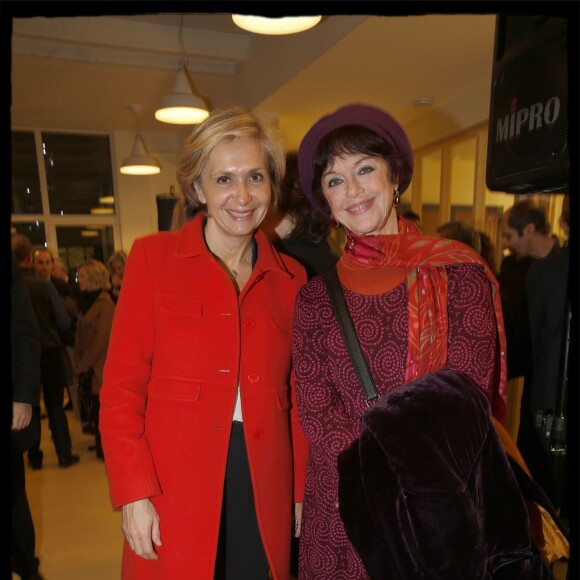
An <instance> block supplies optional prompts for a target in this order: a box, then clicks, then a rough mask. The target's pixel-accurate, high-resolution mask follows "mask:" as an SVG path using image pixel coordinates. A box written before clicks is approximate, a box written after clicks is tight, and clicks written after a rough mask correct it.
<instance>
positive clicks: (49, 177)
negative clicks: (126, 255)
mask: <svg viewBox="0 0 580 580" xmlns="http://www.w3.org/2000/svg"><path fill="white" fill-rule="evenodd" d="M11 138H12V231H13V232H14V231H15V232H18V233H21V234H24V235H26V236H27V237H28V238H29V239H30V241H31V242H32V244H33V245H34V246H39V245H43V246H47V247H49V248H50V249H52V250H53V251H55V253H56V252H57V251H58V255H59V256H60V257H61V258H63V259H64V260H65V261H66V263H67V265H68V267H69V269H70V270H71V273H72V271H74V270H75V269H76V267H77V266H78V265H79V264H80V263H81V262H83V261H84V260H86V259H88V258H96V259H98V260H101V261H103V262H105V263H106V261H107V258H108V256H109V255H110V254H111V253H112V252H113V250H114V249H115V248H114V239H115V231H116V230H117V228H118V223H117V216H116V212H115V193H114V187H113V170H112V160H111V150H110V143H109V137H108V135H81V134H67V133H56V132H44V131H42V132H41V131H38V130H36V131H13V132H12V136H11Z"/></svg>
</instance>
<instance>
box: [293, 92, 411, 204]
mask: <svg viewBox="0 0 580 580" xmlns="http://www.w3.org/2000/svg"><path fill="white" fill-rule="evenodd" d="M345 125H362V126H364V127H367V128H368V129H372V130H373V131H374V132H375V133H377V134H378V135H380V136H381V137H383V139H385V140H386V141H387V143H390V144H391V145H392V146H393V147H394V148H395V149H396V150H397V151H398V152H399V155H400V156H401V159H402V161H403V163H402V169H401V176H400V178H399V193H403V192H404V191H405V190H406V189H407V187H409V183H411V177H413V151H412V149H411V144H410V143H409V139H407V135H406V133H405V131H403V128H402V127H401V125H399V123H397V121H395V119H394V118H393V117H391V115H389V113H387V112H385V111H383V110H382V109H379V108H377V107H375V106H373V105H363V104H358V103H357V104H351V105H346V106H344V107H341V108H340V109H337V110H336V111H334V113H330V114H329V115H325V116H324V117H321V118H320V119H319V120H318V121H316V123H314V125H312V127H310V129H309V131H308V133H306V135H305V136H304V138H303V139H302V142H301V143H300V147H299V148H298V167H299V171H300V182H301V184H302V189H303V190H304V193H305V194H306V197H307V198H308V199H309V200H310V203H311V204H312V205H313V206H314V208H315V209H316V210H318V211H319V212H321V213H323V214H325V215H327V214H328V212H326V211H325V210H323V208H322V207H320V204H319V202H318V200H317V199H316V198H315V196H314V193H313V192H312V177H313V174H314V169H313V167H312V161H313V160H314V154H315V152H316V148H317V147H318V144H319V143H320V141H321V140H322V138H323V137H324V136H325V135H326V134H328V133H330V131H332V130H333V129H336V128H337V127H343V126H345Z"/></svg>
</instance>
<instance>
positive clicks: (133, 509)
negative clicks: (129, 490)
mask: <svg viewBox="0 0 580 580" xmlns="http://www.w3.org/2000/svg"><path fill="white" fill-rule="evenodd" d="M122 527H123V533H124V534H125V538H127V542H129V546H130V547H131V550H133V552H135V554H137V556H141V557H142V558H145V560H159V556H158V555H157V552H155V549H154V548H153V544H155V545H156V546H161V545H162V544H161V533H160V531H159V516H158V515H157V510H156V509H155V506H154V505H153V503H152V502H151V500H150V499H139V500H137V501H134V502H132V503H128V504H126V505H124V506H123V524H122Z"/></svg>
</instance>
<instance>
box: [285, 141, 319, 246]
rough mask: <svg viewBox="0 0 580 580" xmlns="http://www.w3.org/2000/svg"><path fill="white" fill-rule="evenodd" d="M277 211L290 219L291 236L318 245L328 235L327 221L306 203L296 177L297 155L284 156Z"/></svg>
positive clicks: (297, 176)
mask: <svg viewBox="0 0 580 580" xmlns="http://www.w3.org/2000/svg"><path fill="white" fill-rule="evenodd" d="M281 190H282V193H281V196H280V198H279V202H278V210H279V211H280V213H281V214H282V215H287V216H289V217H290V218H291V219H292V223H293V228H292V233H291V235H292V236H293V237H294V236H296V237H298V236H300V237H303V238H308V239H309V240H312V241H313V242H315V243H319V242H321V241H322V240H324V239H325V238H326V236H327V235H328V227H329V221H328V219H327V218H326V217H325V216H323V215H322V214H321V213H319V212H318V211H316V210H315V209H314V207H313V206H312V204H311V203H310V202H309V201H308V199H307V197H306V195H305V194H304V191H303V190H302V186H301V185H300V178H299V175H298V154H297V153H295V152H290V153H288V154H287V155H286V174H285V176H284V179H283V181H282V187H281Z"/></svg>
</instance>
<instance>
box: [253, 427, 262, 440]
mask: <svg viewBox="0 0 580 580" xmlns="http://www.w3.org/2000/svg"><path fill="white" fill-rule="evenodd" d="M252 435H253V436H254V439H262V437H264V429H260V428H258V429H254V432H253V433H252Z"/></svg>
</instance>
